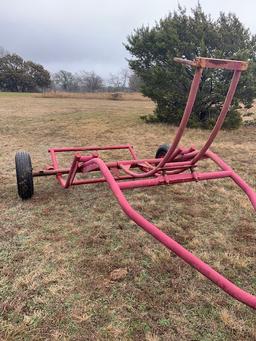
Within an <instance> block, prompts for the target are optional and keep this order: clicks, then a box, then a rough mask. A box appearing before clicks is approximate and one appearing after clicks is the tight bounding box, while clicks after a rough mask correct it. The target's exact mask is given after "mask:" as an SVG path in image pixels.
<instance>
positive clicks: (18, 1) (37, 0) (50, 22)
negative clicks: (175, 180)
mask: <svg viewBox="0 0 256 341" xmlns="http://www.w3.org/2000/svg"><path fill="white" fill-rule="evenodd" d="M178 3H180V4H181V5H182V6H185V7H186V8H187V9H188V10H189V9H190V8H194V7H195V6H196V4H197V0H180V1H177V0H129V1H124V0H105V1H104V0H90V1H89V0H0V38H1V39H0V46H3V47H4V48H6V49H7V50H9V51H10V52H16V53H18V54H19V55H21V56H22V57H23V58H25V59H31V60H33V61H35V62H38V63H41V64H43V65H44V66H45V67H46V68H47V69H48V70H49V71H51V72H55V71H58V70H60V69H65V70H69V71H72V72H76V71H80V70H86V71H92V70H94V71H95V72H97V73H99V74H100V75H101V76H102V77H104V78H108V76H109V73H111V72H112V73H117V72H118V71H119V70H120V69H121V68H126V67H127V62H126V60H125V58H126V57H128V54H127V52H126V50H125V48H124V46H123V45H122V43H123V42H125V41H126V38H127V36H128V35H129V34H130V33H131V32H132V31H133V30H134V29H135V28H138V27H140V26H142V25H143V24H144V25H153V24H154V22H155V21H157V20H159V19H160V18H162V17H165V16H166V15H167V14H168V13H169V12H170V11H173V10H175V9H177V6H178ZM200 3H201V5H202V7H203V10H204V11H205V12H206V13H209V14H211V16H212V17H213V18H216V17H217V16H218V14H219V12H220V11H223V12H225V13H228V12H233V13H235V14H236V15H237V16H238V17H239V18H240V20H241V21H242V22H243V23H244V24H245V25H246V27H249V28H250V30H251V32H252V33H256V20H255V13H256V1H255V0H244V1H241V0H232V1H230V0H226V1H223V0H201V1H200Z"/></svg>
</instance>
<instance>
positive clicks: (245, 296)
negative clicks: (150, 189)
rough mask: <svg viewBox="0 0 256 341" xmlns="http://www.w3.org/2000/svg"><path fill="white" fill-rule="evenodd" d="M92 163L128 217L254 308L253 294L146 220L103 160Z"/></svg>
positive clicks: (226, 290) (255, 297)
mask: <svg viewBox="0 0 256 341" xmlns="http://www.w3.org/2000/svg"><path fill="white" fill-rule="evenodd" d="M93 163H95V164H97V165H98V167H99V169H100V171H101V173H102V174H103V176H104V177H105V178H106V180H107V182H108V185H109V187H110V189H111V190H112V192H113V194H114V196H115V197H116V199H117V201H118V202H119V204H120V206H121V208H122V210H123V211H124V212H125V213H126V214H127V216H128V217H130V218H131V219H132V220H133V221H134V222H135V223H136V224H138V225H139V226H141V227H142V228H143V229H144V230H145V231H146V232H148V233H150V234H151V235H152V236H153V237H154V238H155V239H157V240H158V241H160V243H162V244H163V245H165V246H166V247H167V248H168V249H169V250H171V251H173V252H174V253H175V254H176V255H177V256H179V257H180V258H182V259H183V260H184V261H185V262H186V263H188V264H190V265H191V266H193V267H194V268H195V269H197V270H198V271H199V272H200V273H201V274H203V275H204V276H205V277H207V278H209V279H210V280H211V281H212V282H214V283H215V284H216V285H217V286H218V287H220V288H221V289H222V290H224V291H225V292H226V293H227V294H229V295H230V296H232V297H234V298H235V299H237V300H238V301H240V302H243V303H245V304H246V305H248V306H249V307H251V308H253V309H256V296H253V295H251V294H250V293H248V292H246V291H244V290H242V289H240V288H239V287H238V286H236V285H235V284H233V283H232V282H231V281H229V280H228V279H226V278H225V277H224V276H222V275H221V274H219V273H218V272H217V271H215V270H214V269H213V268H211V267H210V266H209V265H208V264H206V263H204V262H203V261H201V260H200V259H199V258H197V257H196V256H194V255H193V254H192V253H191V252H189V251H188V250H186V249H185V248H184V247H183V246H181V245H180V244H179V243H177V242H176V241H175V240H173V239H172V238H170V237H169V236H167V235H166V234H165V233H164V232H162V231H161V230H160V229H158V228H157V227H156V226H155V225H153V224H152V223H150V222H149V221H148V220H146V219H145V218H144V217H143V216H142V215H140V214H139V213H138V212H137V211H135V210H134V209H133V208H132V207H131V205H130V204H129V202H128V201H127V200H126V198H125V196H124V194H123V193H122V191H121V189H120V187H119V184H118V183H117V182H116V181H115V179H114V178H113V175H112V174H111V172H110V171H109V169H108V167H107V166H106V165H105V163H104V161H102V160H101V159H99V158H94V159H92V160H90V161H88V162H87V163H86V165H90V164H93ZM142 181H143V180H142Z"/></svg>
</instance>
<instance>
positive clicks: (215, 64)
mask: <svg viewBox="0 0 256 341" xmlns="http://www.w3.org/2000/svg"><path fill="white" fill-rule="evenodd" d="M174 61H176V62H178V63H181V64H185V65H189V66H193V67H196V71H195V74H194V77H193V80H192V83H191V86H190V91H189V95H188V99H187V103H186V107H185V110H184V113H183V116H182V119H181V122H180V125H179V128H178V130H177V133H176V136H175V138H174V140H173V142H172V143H171V145H170V148H169V150H168V152H167V153H166V155H165V156H164V158H163V159H162V160H161V162H160V163H159V164H158V165H157V166H156V167H155V168H154V169H151V170H150V171H148V172H145V173H144V174H141V173H135V172H132V171H130V170H129V169H125V167H122V168H123V170H124V172H125V173H127V174H129V175H131V176H133V177H136V178H143V177H146V176H151V175H153V174H155V173H156V172H157V171H158V170H159V168H161V167H163V166H164V165H165V163H167V162H170V161H172V160H173V158H174V155H175V150H176V148H177V147H178V144H179V142H180V140H181V138H182V135H183V133H184V131H185V128H186V126H187V124H188V120H189V118H190V115H191V112H192V109H193V106H194V103H195V100H196V96H197V93H198V89H199V85H200V82H201V77H202V73H203V69H204V68H213V69H219V68H220V69H227V70H231V71H233V76H232V79H231V82H230V85H229V89H228V92H227V94H226V98H225V101H224V103H223V106H222V109H221V111H220V114H219V117H218V119H217V121H216V123H215V126H214V128H213V130H212V132H211V134H210V136H209V138H208V140H207V141H206V143H205V145H204V146H203V147H202V148H201V150H200V151H199V152H198V154H197V155H196V156H195V157H194V159H193V160H192V163H193V164H195V163H196V162H197V161H199V160H200V159H201V158H202V157H203V156H204V154H205V153H206V152H207V150H208V149H209V147H210V146H211V144H212V143H213V141H214V139H215V138H216V136H217V134H218V132H219V131H220V129H221V127H222V125H223V123H224V120H225V118H226V116H227V113H228V110H229V107H230V105H231V102H232V99H233V97H234V94H235V91H236V88H237V85H238V82H239V79H240V76H241V72H242V71H245V70H246V69H247V67H248V63H247V62H244V61H237V60H223V59H214V58H203V57H200V58H197V59H196V60H194V61H191V60H186V59H185V60H184V59H182V58H174Z"/></svg>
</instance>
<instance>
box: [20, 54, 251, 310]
mask: <svg viewBox="0 0 256 341" xmlns="http://www.w3.org/2000/svg"><path fill="white" fill-rule="evenodd" d="M175 61H176V62H179V63H181V64H184V65H185V67H187V68H189V69H190V70H191V69H192V68H193V67H194V68H195V73H194V78H193V81H192V84H191V88H190V92H189V95H188V100H187V104H186V107H185V110H184V114H183V117H182V120H181V122H180V126H179V128H178V130H177V133H176V136H175V138H174V140H173V142H172V144H170V145H161V146H160V147H159V148H158V150H157V152H156V155H155V158H151V159H138V158H137V156H136V153H135V151H134V149H133V147H132V146H131V145H130V144H127V145H115V146H102V147H96V146H89V147H81V148H68V147H67V148H50V149H49V153H50V156H51V162H52V164H51V165H50V166H47V167H46V168H45V169H43V170H40V171H33V169H32V165H31V159H30V155H29V154H28V153H26V152H18V153H17V154H16V159H15V160H16V174H17V185H18V193H19V196H20V197H21V198H22V199H28V198H30V197H32V195H33V192H34V186H33V178H34V177H39V176H50V175H53V176H56V178H57V180H58V182H59V183H60V185H61V186H62V187H63V188H69V187H70V186H75V185H89V184H96V183H103V182H107V183H108V185H109V187H110V189H111V191H112V192H113V195H114V196H115V197H116V199H117V201H118V203H119V205H120V206H121V208H122V210H123V211H124V212H125V214H126V215H127V216H128V217H130V218H131V219H132V220H133V221H134V222H135V223H136V224H137V225H139V226H141V227H142V228H143V229H144V230H145V231H146V232H148V233H150V234H151V235H152V236H153V237H154V238H155V239H157V240H158V241H160V243H162V244H163V245H164V246H166V247H167V248H168V249H169V250H171V251H173V252H174V253H175V254H176V255H177V256H179V257H180V258H182V259H183V260H184V261H185V262H187V263H188V264H190V265H191V266H193V267H194V268H195V269H197V270H198V271H199V272H200V273H201V274H203V275H204V276H206V277H207V278H208V279H210V280H211V281H212V282H214V283H215V284H216V285H217V286H218V287H220V288H221V289H222V290H224V291H225V292H226V293H228V294H229V295H231V296H232V297H234V298H235V299H237V300H239V301H241V302H243V303H245V304H246V305H248V306H250V307H252V308H254V309H256V296H254V295H252V294H250V293H248V292H246V291H244V290H242V289H240V288H239V287H238V286H236V285H235V284H233V283H232V282H231V281H229V280H228V279H226V278H225V277H224V276H222V275H221V274H219V273H218V272H217V271H215V270H214V269H213V268H211V267H210V266H209V265H207V264H206V263H204V262H203V261H202V260H200V259H199V258H197V257H196V256H194V255H193V254H192V253H191V252H189V251H188V250H186V249H185V248H184V247H183V246H181V245H180V244H179V243H177V242H176V241H175V240H173V239H172V238H170V237H169V236H168V235H166V234H165V233H164V232H162V231H161V230H160V229H159V228H157V227H156V226H155V225H153V224H152V223H151V222H149V221H148V220H147V219H145V218H144V217H143V216H142V215H141V214H139V213H138V212H137V211H136V210H134V209H133V208H132V207H131V205H130V204H129V202H128V201H127V200H126V198H125V196H124V194H123V190H125V189H131V188H138V187H149V186H158V185H171V184H177V183H183V182H190V181H202V180H213V179H223V178H231V179H232V180H233V181H234V182H235V183H236V184H237V185H238V186H239V187H240V188H241V189H242V190H243V191H244V192H245V194H246V195H247V196H248V198H249V200H250V201H251V204H252V206H253V209H254V210H256V193H255V191H254V190H253V189H252V188H251V187H250V186H249V185H248V184H247V183H246V182H245V181H244V180H242V179H241V178H240V177H239V176H238V175H237V174H236V173H235V171H234V170H233V169H232V168H231V167H230V166H228V165H227V164H226V163H225V162H224V161H223V160H222V159H221V158H220V157H219V156H218V155H217V154H215V153H213V152H212V151H210V150H209V147H210V146H211V144H212V142H213V141H214V139H215V137H216V136H217V134H218V132H219V130H220V129H221V127H222V125H223V122H224V119H225V117H226V115H227V112H228V109H229V106H230V104H231V101H232V98H233V96H234V93H235V90H236V87H237V84H238V82H239V78H240V76H241V73H242V71H244V70H246V69H247V66H248V65H247V63H246V62H244V61H236V60H222V59H212V58H197V59H196V60H194V61H190V60H186V59H181V58H175ZM205 68H213V69H226V70H230V71H231V72H233V76H232V80H231V83H230V86H229V89H228V92H227V95H226V98H225V100H224V103H223V105H222V109H221V111H220V113H219V116H218V119H217V121H216V123H215V126H214V128H213V130H212V131H211V133H210V135H209V138H208V140H207V141H206V142H205V144H204V145H203V146H202V148H201V149H200V150H196V149H195V148H194V147H189V148H182V147H179V143H180V140H181V137H182V135H183V133H184V130H185V128H186V125H187V123H188V120H189V117H190V115H191V112H192V108H193V105H194V102H195V99H196V95H197V92H198V89H199V86H200V81H201V77H202V73H203V70H204V69H205ZM101 150H104V151H105V150H126V151H127V150H128V152H129V153H130V155H131V159H129V160H120V161H115V162H105V161H104V160H103V159H101V158H100V156H99V151H101ZM66 152H68V153H72V154H73V161H72V163H71V166H70V168H64V169H61V168H60V167H59V160H58V158H57V156H58V155H59V154H60V153H66ZM204 159H211V160H212V161H213V162H215V164H216V166H217V170H215V171H204V172H200V171H198V168H197V167H198V162H199V161H202V160H204ZM92 172H94V173H93V174H95V175H98V177H95V176H94V177H89V173H92ZM79 173H83V175H84V178H81V177H79V176H78V174H79Z"/></svg>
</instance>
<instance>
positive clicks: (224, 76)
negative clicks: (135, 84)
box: [125, 5, 256, 128]
mask: <svg viewBox="0 0 256 341" xmlns="http://www.w3.org/2000/svg"><path fill="white" fill-rule="evenodd" d="M125 47H126V49H127V50H128V51H129V52H130V53H131V55H132V57H133V58H131V59H130V60H129V65H130V67H131V69H132V70H133V71H134V72H135V73H136V75H137V76H138V77H140V79H141V80H142V86H141V90H142V93H143V94H144V95H145V96H148V97H150V98H151V99H152V100H153V101H154V102H155V103H156V109H155V111H154V114H153V115H150V116H147V117H146V120H147V121H158V122H166V123H170V124H175V125H178V124H179V122H180V119H181V117H182V114H183V110H184V106H185V104H186V100H187V95H188V92H189V88H190V84H191V80H192V78H193V74H194V70H193V69H191V68H190V67H183V66H181V65H180V64H177V63H175V62H174V61H173V58H174V57H183V58H187V59H191V60H193V59H194V58H196V57H199V56H201V57H211V58H226V59H238V60H249V61H250V67H249V70H248V71H246V72H244V73H243V74H242V77H241V81H240V83H239V86H238V89H237V92H236V95H235V98H234V100H233V104H232V107H231V109H230V111H229V113H228V115H227V118H226V121H225V123H224V127H226V128H237V127H238V126H239V124H240V122H241V117H240V114H239V111H238V109H239V105H240V104H241V103H242V104H244V105H245V106H247V107H250V106H251V105H252V101H253V99H254V97H255V90H256V83H255V79H256V77H255V76H256V67H255V52H254V51H255V47H256V38H255V36H252V35H251V34H250V32H249V30H248V29H246V28H245V27H244V26H243V24H242V23H241V22H240V21H239V19H238V18H237V17H236V16H235V15H234V14H228V15H225V14H224V13H220V15H219V18H218V19H217V20H213V19H211V17H210V16H208V15H206V14H205V13H204V12H203V10H202V8H201V6H200V5H198V6H197V7H196V8H195V9H194V10H192V14H191V15H188V14H187V12H186V9H184V8H181V7H180V6H179V8H178V10H177V11H174V12H173V13H170V14H169V15H168V16H167V17H166V18H165V19H161V20H160V21H159V23H157V24H156V25H155V26H154V27H153V28H149V27H144V26H143V27H141V28H139V29H137V30H135V31H134V33H133V34H131V35H130V36H129V37H128V42H127V43H126V45H125ZM231 77H232V72H230V71H226V70H212V69H206V70H205V71H204V74H203V77H202V81H201V85H200V89H199V92H198V96H197V100H196V103H195V106H194V109H193V112H192V115H191V119H190V121H189V126H190V127H204V128H210V127H212V126H213V125H214V123H215V120H216V117H217V115H218V113H219V110H220V108H221V105H222V102H223V99H224V98H225V95H226V92H227V89H228V85H229V82H230V80H231Z"/></svg>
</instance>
